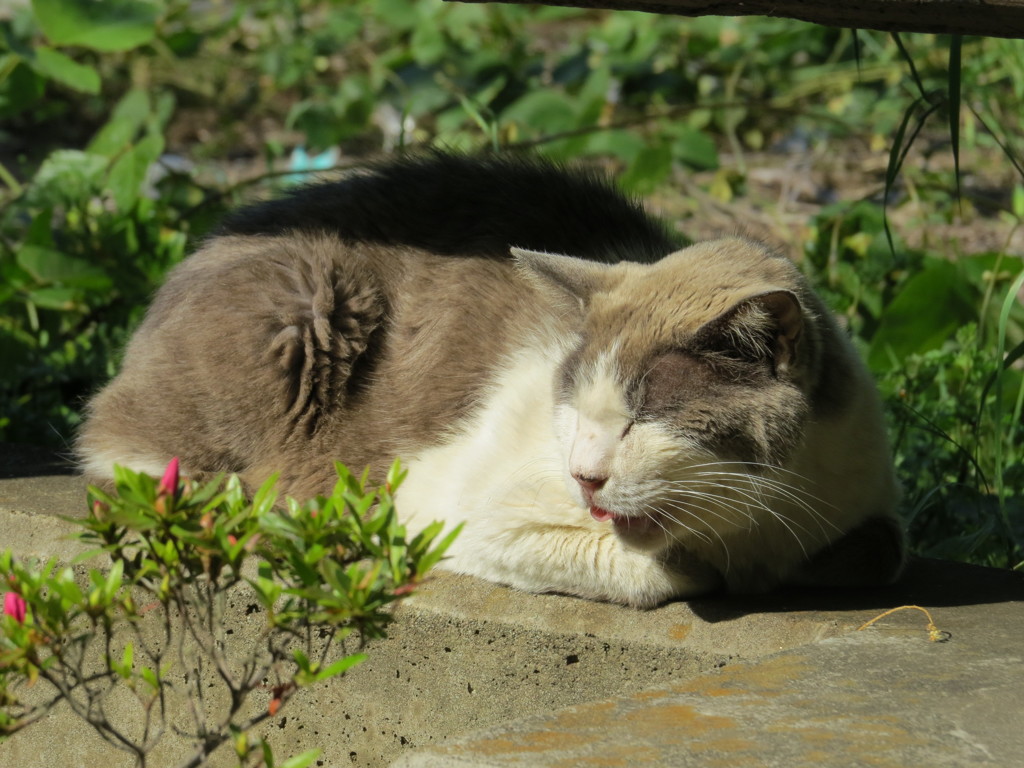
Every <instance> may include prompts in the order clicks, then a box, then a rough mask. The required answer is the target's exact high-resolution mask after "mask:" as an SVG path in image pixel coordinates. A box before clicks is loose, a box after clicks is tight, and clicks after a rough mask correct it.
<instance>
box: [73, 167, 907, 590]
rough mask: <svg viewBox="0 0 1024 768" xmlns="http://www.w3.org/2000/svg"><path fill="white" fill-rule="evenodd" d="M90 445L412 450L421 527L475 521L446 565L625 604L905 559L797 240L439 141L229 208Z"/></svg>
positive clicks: (177, 285)
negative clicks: (789, 249)
mask: <svg viewBox="0 0 1024 768" xmlns="http://www.w3.org/2000/svg"><path fill="white" fill-rule="evenodd" d="M510 247H521V248H529V249H533V251H532V252H531V251H518V250H517V251H516V253H517V255H516V258H515V259H513V257H512V255H510V253H509V250H510ZM536 251H543V252H547V253H537V252H536ZM558 252H564V253H569V254H571V255H572V256H576V257H583V258H582V259H581V258H569V257H566V256H553V255H549V254H550V253H558ZM670 253H671V254H672V255H670V256H669V255H668V254H670ZM662 257H665V258H662ZM618 262H621V263H618ZM79 453H80V456H81V459H82V462H83V466H84V468H85V470H86V472H87V473H88V474H90V475H92V476H95V477H100V478H102V477H109V475H110V468H111V465H112V464H113V463H115V462H116V463H120V464H125V465H128V466H131V467H133V468H136V469H141V470H147V471H149V472H151V473H158V472H159V471H161V470H162V468H163V466H164V465H165V464H166V462H167V461H168V459H169V458H170V457H171V456H175V455H176V456H179V457H180V458H181V461H182V466H183V470H184V471H185V472H186V473H189V472H191V473H194V474H200V473H203V474H205V473H214V472H220V471H231V472H238V473H239V474H240V475H241V476H242V478H243V480H245V481H246V482H247V483H249V484H250V485H252V486H255V485H256V484H258V483H260V482H261V481H262V480H263V479H264V478H265V477H266V476H267V475H269V474H270V473H272V472H279V473H280V474H281V487H282V490H283V491H284V492H285V493H287V494H289V495H293V496H297V497H305V496H310V495H313V494H316V493H323V492H325V491H327V490H329V489H330V488H331V487H332V486H333V481H334V470H333V462H334V461H335V460H340V461H342V462H344V463H346V464H349V465H350V466H353V467H354V468H359V467H362V466H364V465H370V466H371V467H372V468H373V469H374V471H375V472H377V473H379V472H381V471H382V470H383V468H384V467H386V466H387V465H388V464H389V463H390V461H391V460H392V459H393V458H394V457H395V456H398V457H401V458H402V459H403V461H404V462H405V464H406V466H407V467H408V469H409V475H408V478H407V480H406V482H405V483H404V484H403V486H402V488H401V489H400V491H399V494H398V506H399V511H400V514H402V515H403V516H404V517H405V518H406V521H407V522H408V524H409V525H410V526H411V527H412V528H414V529H415V528H419V527H422V526H424V525H426V524H428V523H429V522H431V521H432V520H435V519H441V520H444V521H446V523H448V524H449V525H452V526H453V525H455V524H457V523H459V522H465V523H466V525H465V529H464V531H463V533H462V534H461V535H460V536H459V537H458V539H457V540H456V542H455V544H454V545H453V547H452V549H451V550H450V554H451V558H450V559H449V560H448V561H447V562H446V566H447V567H449V568H452V569H454V570H458V571H462V572H466V573H472V574H475V575H478V576H482V577H485V578H489V579H492V580H496V581H500V582H504V583H508V584H512V585H514V586H517V587H520V588H523V589H528V590H533V591H560V592H566V593H571V594H576V595H581V596H584V597H591V598H596V599H607V600H614V601H618V602H624V603H629V604H633V605H641V606H648V605H653V604H656V603H658V602H660V601H663V600H665V599H667V598H669V597H672V596H691V595H694V594H700V593H703V592H706V591H708V590H710V589H713V588H715V587H718V586H725V587H727V588H730V589H733V590H736V591H761V590H763V589H767V588H771V587H773V586H775V585H777V584H779V583H782V582H786V581H793V580H810V581H825V582H829V583H864V582H877V581H885V580H888V579H889V578H891V577H892V576H894V575H895V572H896V571H897V570H898V568H899V564H900V562H901V552H900V546H899V539H898V533H897V532H896V528H895V526H894V525H893V523H892V514H893V507H894V504H895V498H896V491H895V484H894V482H893V479H892V471H891V467H890V462H889V457H888V449H887V446H886V442H885V437H884V430H883V427H882V423H881V417H880V412H879V407H878V404H877V399H876V396H875V393H874V389H873V385H872V383H871V381H870V379H869V377H868V375H867V373H866V371H865V370H864V369H863V366H862V365H861V364H860V363H859V361H858V360H857V359H856V356H855V354H854V352H853V350H852V349H851V348H850V346H849V344H848V342H847V341H846V340H845V339H844V338H843V337H842V335H841V334H840V333H839V331H838V330H837V329H836V328H835V326H834V324H833V323H832V321H831V320H830V319H828V317H827V314H826V312H825V310H824V309H823V307H822V306H821V305H820V302H819V301H818V300H817V299H816V298H815V297H814V295H813V294H812V293H811V292H810V290H809V289H808V288H807V287H806V285H805V283H804V281H803V279H802V278H801V277H800V275H799V273H798V272H797V270H796V269H795V268H794V267H793V266H792V265H791V264H790V263H789V262H787V261H786V260H785V259H783V258H780V257H778V256H775V255H773V254H770V253H768V252H767V251H765V250H764V249H762V248H761V247H760V246H757V245H755V244H752V243H749V242H746V241H742V240H723V241H716V242H712V243H705V244H702V245H698V246H693V247H691V248H688V249H684V250H681V251H679V250H677V244H676V243H674V242H673V241H672V240H671V239H670V238H669V237H668V236H667V235H666V234H665V233H664V232H663V231H662V230H661V229H660V228H659V227H658V226H657V225H656V224H654V223H652V222H650V221H649V220H648V219H647V218H646V217H645V216H644V215H643V214H642V213H641V212H640V210H639V209H638V208H636V207H635V206H634V205H632V204H631V203H628V202H626V201H624V200H623V199H621V198H620V197H619V196H618V195H617V194H616V193H614V192H612V191H611V190H610V189H609V188H608V187H607V186H606V185H605V184H603V183H602V182H600V181H597V180H595V179H592V178H589V177H585V176H580V175H565V174H562V173H561V172H558V171H556V170H553V169H551V168H548V167H546V166H542V165H538V164H535V163H526V162H511V161H504V160H496V159H492V160H485V161H484V160H473V159H467V158H457V157H451V156H443V155H434V156H430V157H428V158H424V159H419V160H411V161H402V162H398V163H396V164H391V165H385V166H380V167H377V168H376V169H371V170H370V171H369V172H366V173H361V174H359V175H357V176H354V177H352V178H350V179H348V180H346V181H342V182H339V183H336V184H332V185H322V186H320V187H312V188H307V189H305V190H302V191H300V192H298V193H296V194H294V195H292V196H291V197H289V198H286V199H285V200H282V201H274V202H271V203H266V204H263V205H262V206H257V207H255V208H252V209H248V210H246V211H243V212H242V213H240V214H238V215H236V216H235V217H233V218H232V219H229V220H228V222H227V224H226V226H225V229H224V232H223V233H222V234H221V235H220V236H218V237H216V238H214V239H212V240H210V241H209V242H208V243H207V244H206V246H205V247H204V248H203V249H202V250H200V251H199V252H198V253H197V254H195V255H193V256H192V257H191V258H189V259H188V260H187V261H185V262H184V263H183V264H182V265H180V266H179V267H178V268H177V269H175V270H174V272H173V273H172V274H171V276H170V277H169V279H168V281H167V283H166V285H165V286H164V287H163V288H162V289H161V291H160V292H159V294H158V295H157V297H156V300H155V301H154V304H153V306H152V308H151V309H150V311H149V314H148V315H147V318H146V320H145V322H144V323H143V325H142V326H141V327H140V329H139V331H138V332H137V334H136V335H135V337H134V338H133V340H132V342H131V344H130V345H129V348H128V350H127V353H126V356H125V362H124V368H123V370H122V372H121V373H120V374H119V375H118V377H117V378H116V379H115V380H114V381H113V382H112V383H111V384H110V385H109V386H108V387H107V388H106V389H105V390H103V391H102V392H101V393H100V394H99V395H98V396H97V397H96V398H95V399H94V400H93V402H92V403H91V404H90V409H89V418H88V421H87V423H86V425H85V427H84V429H83V432H82V434H81V437H80V441H79ZM851 531H852V532H853V533H852V534H851V533H850V532H851Z"/></svg>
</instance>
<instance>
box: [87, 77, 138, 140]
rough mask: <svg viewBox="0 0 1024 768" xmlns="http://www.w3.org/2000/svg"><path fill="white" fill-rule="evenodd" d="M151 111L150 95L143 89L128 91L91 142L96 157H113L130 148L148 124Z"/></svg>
mask: <svg viewBox="0 0 1024 768" xmlns="http://www.w3.org/2000/svg"><path fill="white" fill-rule="evenodd" d="M150 111H151V104H150V100H149V94H148V93H146V91H144V90H143V89H141V88H133V89H132V90H130V91H128V93H126V94H125V95H124V96H123V97H122V98H121V100H120V101H119V102H118V103H117V106H116V107H114V111H113V112H111V113H110V119H109V120H107V122H106V124H105V125H104V126H103V127H102V128H100V130H99V131H97V133H96V135H95V136H94V137H93V140H92V141H91V142H89V146H88V151H89V152H90V153H92V154H94V155H103V156H104V157H113V156H114V155H115V154H117V153H118V152H120V151H121V150H122V149H124V148H125V147H126V146H128V145H129V144H130V143H131V142H132V141H133V140H134V139H135V135H136V134H137V133H138V131H139V128H141V127H142V125H143V124H144V123H145V122H146V118H148V117H149V115H150Z"/></svg>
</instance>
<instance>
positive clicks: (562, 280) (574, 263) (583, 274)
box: [512, 248, 608, 305]
mask: <svg viewBox="0 0 1024 768" xmlns="http://www.w3.org/2000/svg"><path fill="white" fill-rule="evenodd" d="M512 256H514V257H515V260H516V265H517V266H518V267H519V269H520V270H521V271H522V272H523V273H524V274H525V275H527V277H529V278H531V279H533V280H534V281H536V282H538V283H540V284H541V285H542V286H544V287H546V288H554V289H556V290H557V292H558V293H560V294H562V295H567V296H569V297H572V298H575V299H578V300H579V302H580V304H583V305H585V304H586V303H587V301H588V300H589V299H590V296H591V295H592V294H593V293H594V292H595V291H596V290H597V289H598V288H600V287H601V286H602V285H603V284H604V283H605V278H606V275H607V272H608V265H607V264H601V263H599V262H596V261H590V260H589V259H580V258H577V257H575V256H565V255H563V254H558V253H542V252H540V251H528V250H526V249H524V248H513V249H512Z"/></svg>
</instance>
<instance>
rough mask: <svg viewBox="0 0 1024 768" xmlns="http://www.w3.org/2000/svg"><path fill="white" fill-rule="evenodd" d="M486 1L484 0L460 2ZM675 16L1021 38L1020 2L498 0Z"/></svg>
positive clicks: (1023, 16)
mask: <svg viewBox="0 0 1024 768" xmlns="http://www.w3.org/2000/svg"><path fill="white" fill-rule="evenodd" d="M462 1H464V2H490V0H462ZM504 2H513V3H520V4H536V3H537V2H539V3H540V4H542V5H564V6H574V7H577V8H602V9H613V10H620V11H648V12H650V13H664V14H674V15H678V16H781V17H784V18H789V19H799V20H800V21H810V22H813V23H815V24H823V25H825V26H829V27H851V28H854V29H881V30H886V31H896V32H936V33H945V34H958V35H985V36H988V37H1012V38H1024V0H504Z"/></svg>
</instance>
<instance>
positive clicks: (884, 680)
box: [0, 447, 1024, 768]
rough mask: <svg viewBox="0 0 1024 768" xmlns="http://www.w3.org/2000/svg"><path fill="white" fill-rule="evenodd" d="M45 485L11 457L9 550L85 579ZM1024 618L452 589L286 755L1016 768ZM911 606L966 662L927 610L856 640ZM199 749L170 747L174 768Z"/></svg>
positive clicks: (402, 620)
mask: <svg viewBox="0 0 1024 768" xmlns="http://www.w3.org/2000/svg"><path fill="white" fill-rule="evenodd" d="M7 450H8V452H9V451H10V448H9V447H8V449H7ZM36 461H38V458H37V459H36ZM37 466H42V467H43V471H44V472H52V474H43V475H34V474H33V469H32V462H31V461H29V460H26V461H25V462H23V466H22V468H21V469H18V465H16V464H12V463H11V462H7V463H6V464H5V463H4V451H3V450H0V546H2V547H12V548H13V549H15V551H16V552H17V553H19V554H22V555H30V554H31V555H37V556H43V557H46V556H51V555H58V556H61V557H63V558H69V557H71V556H72V555H73V554H74V553H73V551H72V550H71V549H70V548H69V545H68V543H67V542H66V541H64V540H63V539H62V538H61V537H62V536H63V535H65V534H66V533H67V532H68V531H69V530H71V529H72V526H70V524H69V523H67V522H66V521H64V520H62V519H60V517H59V515H74V514H82V513H83V512H84V511H85V500H84V484H83V483H82V482H81V480H80V479H79V478H76V477H72V476H69V475H67V474H63V475H62V474H58V473H59V472H60V471H61V470H60V467H59V466H53V465H48V464H37ZM5 468H6V471H5ZM5 475H6V477H4V476H5ZM12 475H13V476H12ZM1022 600H1024V579H1022V578H1021V576H1020V575H1019V574H1012V573H1008V572H1004V571H994V570H990V569H984V568H975V567H971V566H961V565H955V564H952V563H942V562H938V561H927V560H919V561H915V562H914V563H913V564H912V567H911V569H910V571H909V573H908V574H907V577H906V578H905V579H904V580H903V582H902V583H901V584H900V585H898V586H896V587H892V588H887V589H883V590H874V591H864V592H838V593H837V592H831V593H828V592H789V593H782V594H776V595H771V596H765V597H762V598H756V599H744V600H739V599H704V600H696V601H690V602H688V603H674V604H670V605H666V606H662V607H661V608H658V609H655V610H652V611H647V612H639V611H635V610H632V609H627V608H622V607H619V606H613V605H607V604H599V603H592V602H588V601H583V600H578V599H575V598H571V597H564V596H558V595H526V594H523V593H519V592H516V591H514V590H510V589H506V588H503V587H499V586H496V585H493V584H489V583H486V582H482V581H479V580H476V579H472V578H468V577H460V576H455V575H452V574H445V573H443V572H437V574H436V576H435V577H434V578H433V579H432V580H431V581H430V583H429V584H428V585H426V586H425V587H424V588H423V589H422V590H421V591H420V592H419V593H417V594H416V595H415V596H414V597H413V598H411V599H409V600H407V601H405V602H404V603H403V604H402V605H401V607H400V608H399V609H398V611H397V612H396V621H395V623H394V624H393V626H392V628H391V631H390V636H389V637H388V638H387V639H386V640H383V641H376V642H374V643H373V644H371V646H370V647H369V648H368V652H369V660H368V661H367V662H365V663H364V664H362V665H360V666H359V667H356V668H355V669H354V670H352V671H351V672H350V673H349V674H347V675H346V676H345V677H344V678H343V679H341V680H335V681H332V682H331V683H328V684H325V685H324V686H321V687H318V688H315V689H313V690H311V691H307V692H303V693H302V694H301V695H300V696H298V697H296V699H295V700H294V701H293V702H292V703H291V704H290V705H289V706H288V707H287V708H286V709H284V710H282V712H281V714H280V716H278V717H277V718H276V719H275V721H274V722H273V723H272V724H270V725H268V726H267V727H266V728H265V731H264V735H265V736H267V737H269V738H270V740H271V743H272V744H273V745H274V748H275V752H276V754H278V755H279V756H286V755H289V754H294V753H297V752H300V751H303V750H306V749H310V748H312V747H319V748H321V749H322V750H323V754H322V756H321V760H320V761H319V762H318V763H317V764H318V765H324V766H335V765H364V766H384V765H388V764H390V763H392V762H393V761H395V760H400V762H399V765H402V766H404V767H405V768H423V767H426V766H438V765H472V766H513V765H538V766H548V765H550V766H555V765H560V766H569V765H595V766H596V765H607V766H615V765H632V764H638V765H642V764H645V763H647V764H652V765H681V766H683V765H687V766H688V765H698V764H699V765H715V764H718V761H719V760H721V761H723V762H728V763H729V765H740V766H742V765H780V766H781V765H785V766H790V765H804V764H810V763H811V762H813V763H815V764H816V765H851V764H878V765H918V764H935V765H966V764H970V765H975V764H977V765H1012V764H1014V761H1013V760H1011V759H1010V758H1009V756H1013V755H1017V756H1019V755H1020V754H1022V753H1024V741H1022V740H1024V727H1022V726H1024V714H1022V712H1024V667H1022V656H1024V651H1022V650H1021V649H1022V648H1024V641H1022V640H1021V639H1020V638H1021V637H1022V636H1024V634H1022V633H1024V608H1022V603H1021V601H1022ZM910 603H914V604H920V605H925V606H927V607H929V608H930V609H934V610H933V613H934V616H935V620H936V622H937V624H938V625H939V627H940V628H941V629H943V630H946V631H949V632H951V633H952V639H951V640H950V642H948V643H945V644H940V645H936V644H932V643H929V642H928V639H927V633H926V631H925V628H924V627H925V620H924V618H923V616H922V615H921V614H920V613H919V612H917V611H905V612H901V613H898V614H895V615H893V616H892V617H889V618H887V619H885V620H884V621H882V622H880V623H879V624H878V625H876V627H873V628H871V629H869V630H866V631H864V632H860V633H854V630H855V629H856V627H858V626H860V625H861V624H862V623H863V622H865V621H867V620H869V619H871V618H873V617H874V616H876V615H878V614H879V613H881V612H882V611H884V610H886V609H887V608H891V607H895V606H899V605H904V604H910ZM251 613H252V610H251V607H250V606H247V605H244V604H243V605H238V606H236V614H235V615H233V616H232V617H230V620H231V621H232V622H233V626H234V625H237V627H238V630H239V631H238V632H236V633H235V635H234V637H240V636H245V635H248V634H255V633H254V632H252V633H247V632H246V631H245V627H246V624H247V623H248V624H250V625H251V624H252V623H253V622H258V620H259V616H258V615H252V616H250V614H251ZM979 691H984V696H983V697H980V696H977V695H976V694H977V693H978V692H979ZM266 698H268V697H267V696H263V697H262V698H261V694H256V695H255V696H254V699H255V701H254V706H265V705H266V701H265V699H266ZM55 733H59V734H61V738H59V739H55V738H54V737H53V735H54V734H55ZM183 747H184V745H183V744H181V743H175V742H174V740H173V739H171V738H169V739H168V741H167V744H166V745H165V746H164V747H162V749H161V751H160V753H159V755H158V756H156V757H155V758H154V760H155V761H154V764H159V765H173V764H174V763H175V762H176V761H177V760H178V759H180V756H181V755H182V754H183ZM225 757H226V756H225ZM986 761H988V762H986ZM229 762H230V761H228V760H226V759H225V761H224V764H229ZM100 763H102V764H105V765H107V766H110V768H114V766H120V765H125V766H128V765H130V764H131V762H130V760H129V759H128V756H127V755H123V754H121V753H118V752H116V751H114V750H112V749H111V748H110V747H109V746H108V745H106V744H104V743H103V742H102V741H101V740H100V739H99V738H98V737H96V736H95V735H93V734H92V733H91V731H89V729H88V728H86V727H85V726H82V725H80V724H79V723H78V722H77V721H75V720H74V719H73V718H71V717H70V716H68V715H66V714H63V713H61V712H59V711H58V712H55V713H53V714H52V715H51V716H50V717H49V718H48V719H47V720H46V721H44V722H40V723H38V724H37V725H35V726H33V727H32V728H29V729H27V730H26V731H25V732H23V733H21V734H18V735H17V736H15V737H14V738H12V739H11V740H9V741H8V742H5V743H3V744H0V765H18V766H22V767H24V768H33V767H34V766H40V768H42V766H46V767H47V768H51V767H52V766H54V765H61V766H92V765H95V764H100Z"/></svg>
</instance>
